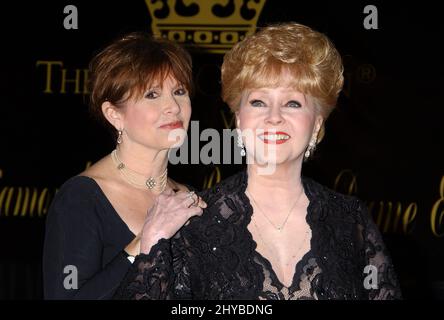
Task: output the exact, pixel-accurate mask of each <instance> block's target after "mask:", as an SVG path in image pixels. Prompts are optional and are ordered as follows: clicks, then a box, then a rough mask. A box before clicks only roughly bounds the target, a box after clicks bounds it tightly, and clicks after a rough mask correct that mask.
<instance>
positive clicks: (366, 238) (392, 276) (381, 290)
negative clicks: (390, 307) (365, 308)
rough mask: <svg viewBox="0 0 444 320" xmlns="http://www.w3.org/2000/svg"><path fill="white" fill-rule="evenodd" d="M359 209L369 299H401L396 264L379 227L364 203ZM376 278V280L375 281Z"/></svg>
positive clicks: (365, 283) (365, 282)
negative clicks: (394, 264)
mask: <svg viewBox="0 0 444 320" xmlns="http://www.w3.org/2000/svg"><path fill="white" fill-rule="evenodd" d="M359 211H360V218H361V225H360V227H361V228H362V238H363V239H362V240H363V244H364V252H363V253H364V255H365V266H366V269H365V273H366V274H367V275H366V276H365V277H366V280H364V286H365V287H366V289H367V291H368V299H369V300H394V299H401V298H402V296H401V289H400V286H399V283H398V279H397V276H396V273H395V270H394V266H393V264H392V261H391V258H390V256H389V253H388V251H387V249H386V247H385V245H384V243H383V240H382V236H381V234H380V232H379V229H378V227H377V226H376V224H375V223H374V222H373V220H372V218H371V216H370V214H369V212H368V210H367V208H366V206H365V205H364V204H363V203H360V204H359ZM364 275H365V274H364ZM367 277H368V278H367ZM375 279H376V281H374V280H375Z"/></svg>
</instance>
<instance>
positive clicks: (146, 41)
mask: <svg viewBox="0 0 444 320" xmlns="http://www.w3.org/2000/svg"><path fill="white" fill-rule="evenodd" d="M89 70H90V78H89V91H90V107H91V112H92V114H93V115H95V116H97V117H98V118H100V119H102V120H105V117H104V116H103V113H102V108H101V106H102V103H103V102H105V101H109V102H110V103H111V104H113V105H115V106H116V107H117V108H119V107H121V106H122V104H123V103H125V102H126V101H127V100H128V99H130V98H133V97H134V98H138V97H141V96H142V95H143V93H144V92H145V90H146V89H147V88H148V87H150V86H151V85H153V84H155V82H158V84H160V85H162V83H163V81H164V80H165V79H166V77H168V76H170V75H172V76H173V77H174V78H175V79H176V80H177V81H178V82H179V83H181V84H182V85H183V86H184V87H185V88H186V89H187V90H188V92H189V93H190V94H191V93H192V91H193V81H192V59H191V56H190V54H189V53H188V52H187V51H186V50H185V49H184V48H182V47H181V46H180V45H178V44H176V43H174V42H172V41H169V40H166V39H156V38H153V37H152V36H151V35H149V34H147V33H142V32H135V33H130V34H127V35H125V36H123V37H121V38H119V39H117V40H115V41H114V42H112V43H111V44H109V45H108V46H107V47H106V48H105V49H103V50H102V51H100V52H99V53H98V54H97V55H96V56H95V57H94V58H93V59H92V60H91V62H90V65H89ZM105 123H108V122H107V121H106V120H105Z"/></svg>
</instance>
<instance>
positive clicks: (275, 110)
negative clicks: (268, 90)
mask: <svg viewBox="0 0 444 320" xmlns="http://www.w3.org/2000/svg"><path fill="white" fill-rule="evenodd" d="M284 121H285V120H284V118H283V117H282V114H281V109H280V108H279V107H271V108H269V112H268V114H267V117H266V118H265V123H266V124H270V125H274V126H275V125H280V124H282V123H284Z"/></svg>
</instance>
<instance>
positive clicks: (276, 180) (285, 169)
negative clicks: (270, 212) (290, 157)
mask: <svg viewBox="0 0 444 320" xmlns="http://www.w3.org/2000/svg"><path fill="white" fill-rule="evenodd" d="M301 169H302V162H301V161H293V162H286V163H283V164H279V165H276V168H275V170H274V172H273V173H271V174H261V167H260V166H258V165H257V164H250V165H248V168H247V172H248V190H249V192H250V193H252V194H253V195H257V196H263V197H265V199H268V200H269V201H286V202H288V201H289V200H290V199H294V198H295V197H297V196H298V195H300V194H301V192H303V185H302V179H301Z"/></svg>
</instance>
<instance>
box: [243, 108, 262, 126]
mask: <svg viewBox="0 0 444 320" xmlns="http://www.w3.org/2000/svg"><path fill="white" fill-rule="evenodd" d="M238 118H239V129H241V130H245V129H248V128H251V129H255V128H256V127H257V121H258V117H257V116H254V115H253V114H252V113H251V112H248V111H246V110H245V108H244V107H241V108H240V110H239V113H238ZM257 129H260V128H257Z"/></svg>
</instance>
